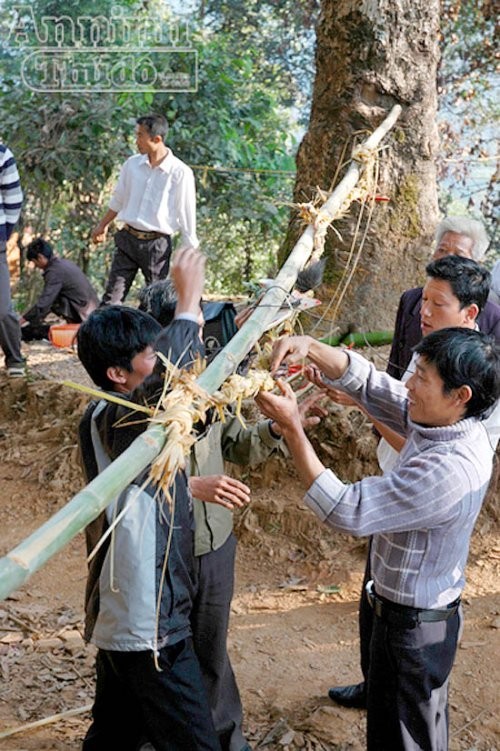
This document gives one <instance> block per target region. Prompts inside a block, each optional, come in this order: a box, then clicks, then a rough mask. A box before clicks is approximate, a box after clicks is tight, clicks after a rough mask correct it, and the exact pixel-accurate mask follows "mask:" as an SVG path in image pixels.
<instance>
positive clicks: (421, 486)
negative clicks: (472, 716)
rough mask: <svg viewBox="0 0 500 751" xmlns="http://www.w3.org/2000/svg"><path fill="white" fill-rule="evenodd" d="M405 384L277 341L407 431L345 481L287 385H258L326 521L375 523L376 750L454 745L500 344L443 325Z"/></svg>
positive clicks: (359, 530)
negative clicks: (453, 680) (386, 457)
mask: <svg viewBox="0 0 500 751" xmlns="http://www.w3.org/2000/svg"><path fill="white" fill-rule="evenodd" d="M415 352H416V353H417V356H418V357H417V360H416V363H415V372H414V373H413V375H412V376H411V377H410V379H409V380H408V381H407V382H406V384H403V383H401V381H398V380H396V379H394V378H392V377H391V376H389V375H387V373H382V372H380V371H377V370H376V369H375V367H374V366H373V364H372V363H370V362H368V360H366V359H365V358H364V357H362V356H361V355H359V354H358V353H356V352H351V351H347V350H341V349H336V348H333V347H329V346H328V345H326V344H322V343H320V342H317V341H315V340H314V339H312V338H311V337H309V336H303V337H291V338H284V339H280V340H278V341H277V342H276V343H275V345H274V351H273V358H272V363H271V365H272V369H273V371H276V370H277V368H278V367H279V366H280V363H281V362H282V361H285V362H287V363H288V364H293V363H296V362H304V361H305V360H306V358H307V359H308V360H309V362H310V363H311V365H310V366H308V367H307V368H306V374H307V375H308V377H309V378H310V380H312V381H313V382H314V383H316V384H318V385H321V384H323V385H325V384H326V385H332V386H333V387H334V388H339V389H341V390H343V391H345V392H346V393H348V394H349V395H350V396H351V397H352V398H353V399H355V400H356V401H357V402H358V403H359V404H360V405H362V406H363V407H365V408H366V410H367V411H368V412H369V413H370V415H372V416H373V417H374V418H375V419H377V420H379V421H380V422H382V423H384V424H385V425H387V426H388V427H390V428H392V429H393V430H394V431H396V432H397V433H399V434H400V435H402V436H405V438H406V443H405V445H404V448H403V449H402V451H401V453H400V454H399V457H398V459H397V463H396V465H395V467H394V468H393V470H392V471H391V472H389V473H387V474H384V475H383V476H382V477H365V478H364V479H363V480H360V481H359V482H355V483H351V484H349V483H344V482H342V480H340V478H339V477H338V476H337V475H336V474H335V473H334V472H333V471H332V470H330V469H327V468H326V467H325V466H324V465H323V464H322V462H321V461H320V460H319V458H318V457H317V455H316V453H315V451H314V449H313V447H312V446H311V444H310V443H309V441H308V439H307V438H306V436H305V433H304V431H303V429H302V426H301V424H300V419H299V418H298V409H297V400H296V398H295V395H294V393H293V391H292V389H291V388H290V386H289V384H286V383H284V382H281V381H278V383H279V384H280V388H281V391H282V396H276V395H273V394H261V395H260V396H259V397H258V400H257V401H258V404H259V406H260V407H261V409H262V411H263V412H264V413H265V414H266V415H267V417H270V418H271V419H273V420H275V421H276V422H278V424H279V426H280V428H281V431H282V433H283V437H284V439H285V441H286V443H287V445H288V448H289V449H290V453H291V454H292V458H293V460H294V465H295V467H296V469H297V471H298V473H299V475H300V477H301V479H302V481H303V483H304V485H305V486H306V488H307V493H306V497H305V503H306V504H307V505H308V506H309V507H310V508H311V509H312V510H313V511H314V512H315V513H316V514H317V516H318V517H319V518H320V519H321V520H322V521H324V522H325V523H326V524H328V525H329V526H331V527H333V528H334V529H337V530H339V531H342V532H348V533H351V534H354V535H358V536H369V535H373V544H372V548H371V558H370V560H371V572H372V577H373V581H371V582H369V583H368V586H367V594H368V599H369V602H370V604H371V606H372V608H373V612H374V624H373V631H372V637H371V642H370V668H369V673H368V681H367V748H368V751H423V749H425V750H426V751H446V749H447V748H448V681H449V676H450V672H451V669H452V666H453V661H454V658H455V652H456V649H457V643H458V638H459V635H460V631H461V621H462V615H461V605H460V596H461V593H462V590H463V587H464V584H465V577H464V569H465V564H466V561H467V555H468V551H469V541H470V536H471V534H472V530H473V527H474V523H475V520H476V518H477V515H478V514H479V511H480V509H481V504H482V502H483V499H484V496H485V494H486V490H487V487H488V483H489V480H490V477H491V470H492V461H493V454H494V451H493V447H492V446H491V443H490V440H489V438H488V434H487V431H486V429H485V427H484V419H485V417H487V416H488V414H489V413H490V411H491V409H492V408H493V407H494V406H495V405H496V402H497V400H498V398H499V396H500V347H499V346H498V345H497V344H496V342H495V340H494V339H493V338H492V337H490V336H488V335H486V334H482V333H480V332H479V331H473V330H471V329H467V328H445V329H441V330H439V331H434V332H432V333H431V334H429V335H428V336H426V337H425V338H424V339H422V341H421V342H420V343H419V344H418V345H417V347H416V348H415Z"/></svg>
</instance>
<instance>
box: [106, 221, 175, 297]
mask: <svg viewBox="0 0 500 751" xmlns="http://www.w3.org/2000/svg"><path fill="white" fill-rule="evenodd" d="M115 245H116V248H115V252H114V254H113V260H112V262H111V269H110V272H109V278H108V281H107V283H106V289H105V291H104V295H103V297H102V304H103V305H119V304H120V303H122V302H123V301H124V300H125V298H126V296H127V294H128V291H129V289H130V286H131V284H132V282H133V281H134V279H135V276H136V274H137V272H138V271H139V269H140V270H141V271H142V273H143V274H144V279H145V282H146V284H151V282H156V281H158V280H159V279H166V277H167V275H168V269H169V265H170V255H171V253H172V241H171V238H170V237H169V236H168V235H164V236H163V237H158V238H157V239H156V240H139V239H138V238H137V237H135V236H134V235H132V234H131V233H130V232H127V230H125V229H121V230H120V231H119V232H117V233H116V235H115Z"/></svg>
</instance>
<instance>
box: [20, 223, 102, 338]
mask: <svg viewBox="0 0 500 751" xmlns="http://www.w3.org/2000/svg"><path fill="white" fill-rule="evenodd" d="M26 258H27V260H28V261H32V262H33V263H34V265H35V266H36V268H37V269H40V270H41V272H42V274H43V291H42V294H41V295H40V297H39V298H38V300H37V301H36V303H35V304H34V305H33V306H32V307H31V308H30V309H29V310H27V311H26V313H24V314H23V316H22V318H21V320H20V324H21V334H22V337H23V339H24V341H30V340H31V339H45V338H46V337H47V334H48V330H49V326H48V325H46V324H44V323H43V321H44V319H45V317H46V316H47V315H48V314H49V313H50V312H51V311H52V313H55V314H56V315H57V316H60V317H61V318H64V319H65V321H67V322H68V323H81V322H82V321H85V320H86V319H87V318H88V317H89V315H90V314H91V313H92V311H93V310H95V309H96V308H97V306H98V304H99V300H98V297H97V294H96V292H95V290H94V288H93V287H92V285H91V283H90V282H89V280H88V279H87V277H86V276H85V274H84V273H83V271H82V270H81V269H80V268H79V267H78V266H77V265H76V263H73V261H68V260H67V259H65V258H58V257H57V256H55V255H54V253H53V250H52V247H51V246H50V245H49V243H48V242H46V240H43V239H42V238H41V237H39V238H38V239H37V240H33V242H32V243H30V244H29V245H28V247H27V250H26Z"/></svg>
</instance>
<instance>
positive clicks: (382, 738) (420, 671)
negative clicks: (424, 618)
mask: <svg viewBox="0 0 500 751" xmlns="http://www.w3.org/2000/svg"><path fill="white" fill-rule="evenodd" d="M461 620H462V615H461V609H460V608H459V609H458V610H457V612H456V613H454V615H452V616H451V617H450V618H449V619H448V620H446V621H437V622H436V623H419V624H416V625H415V626H414V628H407V627H402V626H401V625H395V624H393V623H387V622H385V621H384V620H383V619H381V618H379V617H378V616H374V619H373V632H372V639H371V655H370V670H369V674H368V695H367V698H368V713H367V749H368V751H446V750H447V748H448V679H449V675H450V672H451V668H452V666H453V661H454V658H455V653H456V649H457V643H458V638H459V632H460V627H461Z"/></svg>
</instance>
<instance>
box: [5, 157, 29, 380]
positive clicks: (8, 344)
mask: <svg viewBox="0 0 500 751" xmlns="http://www.w3.org/2000/svg"><path fill="white" fill-rule="evenodd" d="M22 204H23V193H22V190H21V183H20V182H19V173H18V171H17V167H16V162H15V159H14V156H13V154H12V152H11V151H10V149H8V148H7V146H5V145H4V144H3V143H0V346H1V347H2V350H3V353H4V355H5V366H6V368H7V373H8V375H9V376H11V377H19V376H23V375H24V360H23V358H22V355H21V329H20V326H19V321H18V317H17V315H16V313H15V312H14V308H13V307H12V299H11V295H10V275H9V266H8V264H7V240H8V239H9V237H10V236H11V234H12V230H13V229H14V226H15V224H16V222H17V220H18V219H19V214H20V213H21V206H22Z"/></svg>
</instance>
